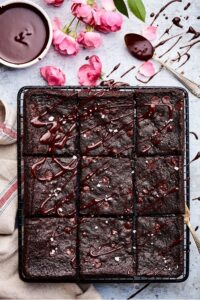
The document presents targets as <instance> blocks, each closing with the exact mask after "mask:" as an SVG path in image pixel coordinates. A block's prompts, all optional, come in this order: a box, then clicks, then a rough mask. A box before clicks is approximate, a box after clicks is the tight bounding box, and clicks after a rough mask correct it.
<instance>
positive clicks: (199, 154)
mask: <svg viewBox="0 0 200 300" xmlns="http://www.w3.org/2000/svg"><path fill="white" fill-rule="evenodd" d="M199 158H200V151H199V152H198V153H197V154H196V156H195V157H194V158H193V159H192V160H191V162H193V161H195V160H197V159H199ZM191 162H190V163H191Z"/></svg>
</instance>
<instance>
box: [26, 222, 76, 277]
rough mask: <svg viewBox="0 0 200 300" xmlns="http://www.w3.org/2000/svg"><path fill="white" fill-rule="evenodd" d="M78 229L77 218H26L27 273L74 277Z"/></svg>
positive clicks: (43, 275) (39, 275) (27, 274)
mask: <svg viewBox="0 0 200 300" xmlns="http://www.w3.org/2000/svg"><path fill="white" fill-rule="evenodd" d="M76 228H77V225H76V221H75V219H74V218H71V219H66V218H44V219H26V220H25V235H24V264H23V266H24V270H23V271H24V274H25V276H26V277H28V278H30V279H45V280H47V279H54V278H56V279H59V278H60V279H62V278H66V279H67V278H71V277H72V278H75V275H76V236H77V233H76V230H77V229H76Z"/></svg>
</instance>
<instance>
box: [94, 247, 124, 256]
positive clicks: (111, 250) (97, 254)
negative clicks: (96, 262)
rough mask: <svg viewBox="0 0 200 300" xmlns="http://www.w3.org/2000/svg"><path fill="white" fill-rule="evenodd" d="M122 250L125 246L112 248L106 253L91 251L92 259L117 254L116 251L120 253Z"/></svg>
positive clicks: (105, 251)
mask: <svg viewBox="0 0 200 300" xmlns="http://www.w3.org/2000/svg"><path fill="white" fill-rule="evenodd" d="M110 247H111V246H110ZM122 248H124V245H121V246H118V247H113V248H112V247H111V248H110V249H108V250H104V251H101V250H100V251H97V250H93V249H91V250H90V256H91V257H98V256H102V255H108V254H110V253H113V252H116V251H118V250H120V249H122Z"/></svg>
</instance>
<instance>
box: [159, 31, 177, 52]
mask: <svg viewBox="0 0 200 300" xmlns="http://www.w3.org/2000/svg"><path fill="white" fill-rule="evenodd" d="M180 35H182V34H176V35H173V36H171V37H169V38H167V39H165V40H162V41H161V42H159V43H158V44H157V45H156V46H154V48H155V49H156V48H159V47H160V46H163V45H164V44H165V43H167V42H169V41H170V40H172V39H174V38H176V37H178V36H180Z"/></svg>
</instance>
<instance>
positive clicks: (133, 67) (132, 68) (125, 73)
mask: <svg viewBox="0 0 200 300" xmlns="http://www.w3.org/2000/svg"><path fill="white" fill-rule="evenodd" d="M135 68H136V67H135V66H132V67H131V68H130V69H128V70H127V71H126V72H124V73H123V74H122V75H121V76H120V78H123V77H124V76H126V75H127V74H128V73H129V72H131V71H132V70H134V69H135Z"/></svg>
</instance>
